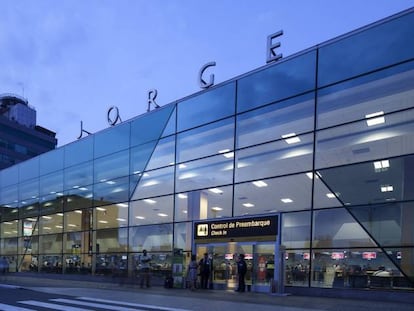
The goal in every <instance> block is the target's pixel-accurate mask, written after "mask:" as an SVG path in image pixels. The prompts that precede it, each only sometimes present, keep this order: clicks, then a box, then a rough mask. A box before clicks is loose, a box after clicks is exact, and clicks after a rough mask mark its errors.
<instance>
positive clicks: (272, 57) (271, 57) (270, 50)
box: [266, 30, 283, 63]
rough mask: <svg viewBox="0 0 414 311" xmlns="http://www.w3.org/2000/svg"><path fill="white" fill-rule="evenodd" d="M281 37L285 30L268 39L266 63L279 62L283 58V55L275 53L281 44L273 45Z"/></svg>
mask: <svg viewBox="0 0 414 311" xmlns="http://www.w3.org/2000/svg"><path fill="white" fill-rule="evenodd" d="M281 35H283V30H279V31H278V32H276V33H274V34H272V35H270V36H268V37H267V51H266V54H267V57H266V63H270V62H273V61H277V60H279V59H281V58H282V56H283V55H282V54H276V52H275V50H276V49H277V48H279V47H280V42H275V43H273V39H275V38H277V37H280V36H281Z"/></svg>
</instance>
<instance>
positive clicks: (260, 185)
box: [234, 174, 312, 216]
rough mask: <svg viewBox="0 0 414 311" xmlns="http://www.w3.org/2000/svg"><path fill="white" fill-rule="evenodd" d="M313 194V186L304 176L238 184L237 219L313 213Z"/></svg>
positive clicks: (235, 204) (235, 206) (236, 193)
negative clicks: (254, 216)
mask: <svg viewBox="0 0 414 311" xmlns="http://www.w3.org/2000/svg"><path fill="white" fill-rule="evenodd" d="M297 189H301V190H300V191H297ZM311 194H312V182H311V180H309V178H308V177H307V176H306V175H305V174H297V175H292V176H286V177H281V178H272V179H266V180H264V181H263V180H258V181H254V182H246V183H242V184H238V185H236V186H235V188H234V198H235V201H234V215H235V216H236V215H255V214H267V213H276V212H286V211H297V210H305V209H310V206H311Z"/></svg>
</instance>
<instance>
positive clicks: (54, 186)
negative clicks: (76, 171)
mask: <svg viewBox="0 0 414 311" xmlns="http://www.w3.org/2000/svg"><path fill="white" fill-rule="evenodd" d="M39 184H40V195H49V194H54V195H56V194H58V193H60V194H62V193H63V170H60V171H58V172H56V173H52V174H48V175H44V176H41V177H40V182H39Z"/></svg>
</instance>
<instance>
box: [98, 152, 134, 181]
mask: <svg viewBox="0 0 414 311" xmlns="http://www.w3.org/2000/svg"><path fill="white" fill-rule="evenodd" d="M128 175H129V150H124V151H121V152H118V153H115V154H111V155H109V156H106V157H104V158H100V159H97V160H95V162H94V182H95V183H97V182H104V181H108V180H110V179H112V178H118V177H122V176H128Z"/></svg>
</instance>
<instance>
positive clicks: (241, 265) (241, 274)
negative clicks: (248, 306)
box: [236, 254, 247, 293]
mask: <svg viewBox="0 0 414 311" xmlns="http://www.w3.org/2000/svg"><path fill="white" fill-rule="evenodd" d="M246 272H247V264H246V261H245V260H244V254H240V255H239V260H238V262H237V278H238V281H239V287H238V288H237V289H236V292H241V293H242V292H244V291H245V289H246V283H245V280H244V278H245V277H246Z"/></svg>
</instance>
